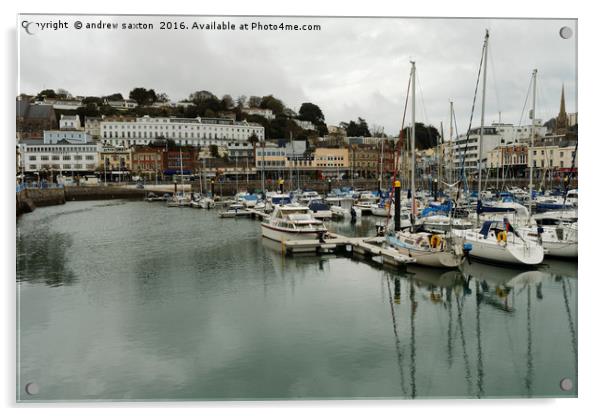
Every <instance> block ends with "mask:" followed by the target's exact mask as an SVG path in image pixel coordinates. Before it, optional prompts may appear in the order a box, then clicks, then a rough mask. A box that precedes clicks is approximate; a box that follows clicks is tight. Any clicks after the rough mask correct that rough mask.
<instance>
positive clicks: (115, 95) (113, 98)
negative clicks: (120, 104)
mask: <svg viewBox="0 0 602 416" xmlns="http://www.w3.org/2000/svg"><path fill="white" fill-rule="evenodd" d="M104 98H105V99H106V100H107V101H122V100H123V95H121V93H120V92H115V93H113V94H111V95H107V96H106V97H104Z"/></svg>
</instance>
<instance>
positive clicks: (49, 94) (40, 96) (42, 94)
mask: <svg viewBox="0 0 602 416" xmlns="http://www.w3.org/2000/svg"><path fill="white" fill-rule="evenodd" d="M44 98H56V92H54V90H42V91H40V93H39V94H38V95H36V100H43V99H44Z"/></svg>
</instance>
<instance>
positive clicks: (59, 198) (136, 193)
mask: <svg viewBox="0 0 602 416" xmlns="http://www.w3.org/2000/svg"><path fill="white" fill-rule="evenodd" d="M144 194H145V190H144V189H136V188H135V187H117V186H108V187H101V186H98V187H91V186H73V187H67V188H44V189H36V188H27V189H23V190H21V191H19V192H17V193H16V214H17V216H19V215H21V214H25V213H28V212H32V211H33V210H35V209H36V208H37V207H47V206H51V205H62V204H64V203H65V202H67V201H91V200H102V199H142V198H143V197H144Z"/></svg>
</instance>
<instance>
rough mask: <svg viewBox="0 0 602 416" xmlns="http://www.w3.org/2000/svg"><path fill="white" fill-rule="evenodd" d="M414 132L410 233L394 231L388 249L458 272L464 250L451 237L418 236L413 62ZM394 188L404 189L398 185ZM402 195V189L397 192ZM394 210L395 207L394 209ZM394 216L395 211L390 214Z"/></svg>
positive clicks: (413, 77)
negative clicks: (400, 191) (415, 223)
mask: <svg viewBox="0 0 602 416" xmlns="http://www.w3.org/2000/svg"><path fill="white" fill-rule="evenodd" d="M411 86H412V130H411V141H410V143H411V152H412V157H411V171H410V175H411V190H410V192H411V212H410V215H409V218H408V219H409V223H410V227H411V230H406V231H397V230H396V231H394V232H392V233H389V234H388V235H387V237H386V242H387V244H388V245H389V246H391V247H393V248H395V249H396V250H397V251H399V252H400V253H402V254H404V255H406V256H409V257H412V258H414V259H416V264H418V265H421V266H429V267H441V268H457V267H459V266H460V265H461V264H462V262H463V261H464V255H463V247H462V246H461V244H458V243H457V242H456V241H454V239H453V237H452V235H451V234H447V236H446V235H443V234H438V233H434V232H426V231H424V232H415V231H414V229H413V228H414V227H413V223H414V220H413V219H415V218H416V183H415V175H414V165H415V157H416V152H415V146H416V94H415V92H416V65H415V63H414V62H412V71H411ZM395 187H397V188H399V187H401V183H400V182H399V181H396V182H395ZM397 192H399V189H397ZM391 208H393V207H391ZM391 212H392V211H391Z"/></svg>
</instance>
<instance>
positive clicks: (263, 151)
mask: <svg viewBox="0 0 602 416" xmlns="http://www.w3.org/2000/svg"><path fill="white" fill-rule="evenodd" d="M262 147H263V150H262V151H261V190H262V191H263V198H265V139H264V140H263V142H262Z"/></svg>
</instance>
